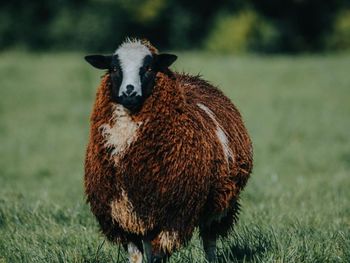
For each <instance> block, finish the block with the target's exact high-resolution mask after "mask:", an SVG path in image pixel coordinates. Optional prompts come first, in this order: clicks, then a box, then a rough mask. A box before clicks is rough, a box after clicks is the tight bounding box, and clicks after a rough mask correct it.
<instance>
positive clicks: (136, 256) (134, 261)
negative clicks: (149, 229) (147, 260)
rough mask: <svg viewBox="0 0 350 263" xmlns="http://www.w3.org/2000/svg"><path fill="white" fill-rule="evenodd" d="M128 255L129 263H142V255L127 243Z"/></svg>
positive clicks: (134, 246)
mask: <svg viewBox="0 0 350 263" xmlns="http://www.w3.org/2000/svg"><path fill="white" fill-rule="evenodd" d="M128 253H129V262H130V263H142V253H141V251H140V250H139V249H138V248H137V246H136V245H135V244H134V243H132V242H130V243H128Z"/></svg>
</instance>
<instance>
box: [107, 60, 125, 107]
mask: <svg viewBox="0 0 350 263" xmlns="http://www.w3.org/2000/svg"><path fill="white" fill-rule="evenodd" d="M109 74H110V76H111V81H112V87H111V88H112V89H111V94H112V100H113V101H117V100H118V95H119V89H120V85H121V84H122V81H123V71H122V69H121V67H120V61H119V57H118V55H113V56H112V61H111V65H110V68H109Z"/></svg>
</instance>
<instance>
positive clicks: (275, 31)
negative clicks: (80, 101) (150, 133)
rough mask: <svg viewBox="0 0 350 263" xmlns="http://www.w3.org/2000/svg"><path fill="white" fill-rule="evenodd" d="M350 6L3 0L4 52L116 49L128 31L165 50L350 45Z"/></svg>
mask: <svg viewBox="0 0 350 263" xmlns="http://www.w3.org/2000/svg"><path fill="white" fill-rule="evenodd" d="M349 10H350V0H332V1H320V0H285V1H280V0H265V1H260V0H237V1H233V0H216V1H209V0H191V1H188V0H51V1H46V0H36V1H25V0H12V1H1V3H0V49H2V50H3V49H8V48H13V47H15V48H26V49H30V50H50V49H63V50H71V49H72V50H88V51H110V47H115V46H116V45H117V44H118V43H120V42H121V41H122V40H123V39H124V38H125V37H126V36H131V37H133V36H137V37H146V38H148V39H150V40H151V41H153V42H155V43H157V45H158V46H160V47H161V48H166V49H194V48H196V49H197V48H207V49H210V50H214V51H219V52H245V51H254V52H304V51H307V52H314V51H322V50H337V49H346V48H349V47H350V11H349Z"/></svg>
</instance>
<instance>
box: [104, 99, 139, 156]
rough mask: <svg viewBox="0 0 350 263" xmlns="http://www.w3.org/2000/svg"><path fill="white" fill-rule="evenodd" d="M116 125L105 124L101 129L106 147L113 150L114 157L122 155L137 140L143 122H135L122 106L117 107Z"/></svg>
mask: <svg viewBox="0 0 350 263" xmlns="http://www.w3.org/2000/svg"><path fill="white" fill-rule="evenodd" d="M112 119H113V122H114V125H112V126H110V125H109V124H103V125H102V126H101V127H100V129H101V132H102V136H103V138H104V140H105V141H104V144H105V147H107V148H111V149H112V153H111V154H112V156H116V157H117V156H118V155H119V154H121V153H122V152H123V151H124V150H125V149H126V148H127V147H128V146H129V145H130V144H131V143H132V142H133V141H134V140H135V139H136V135H137V130H138V128H139V127H140V126H141V124H142V123H141V122H134V121H133V120H132V119H131V117H130V115H129V113H128V112H127V110H125V108H124V107H123V106H122V105H116V106H115V109H114V111H113V116H112Z"/></svg>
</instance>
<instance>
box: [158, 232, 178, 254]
mask: <svg viewBox="0 0 350 263" xmlns="http://www.w3.org/2000/svg"><path fill="white" fill-rule="evenodd" d="M159 245H160V247H161V248H162V250H163V251H164V252H168V253H171V252H172V251H173V249H174V248H175V249H178V248H179V247H180V241H179V235H178V233H177V232H175V231H171V232H170V231H162V232H160V233H159Z"/></svg>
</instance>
